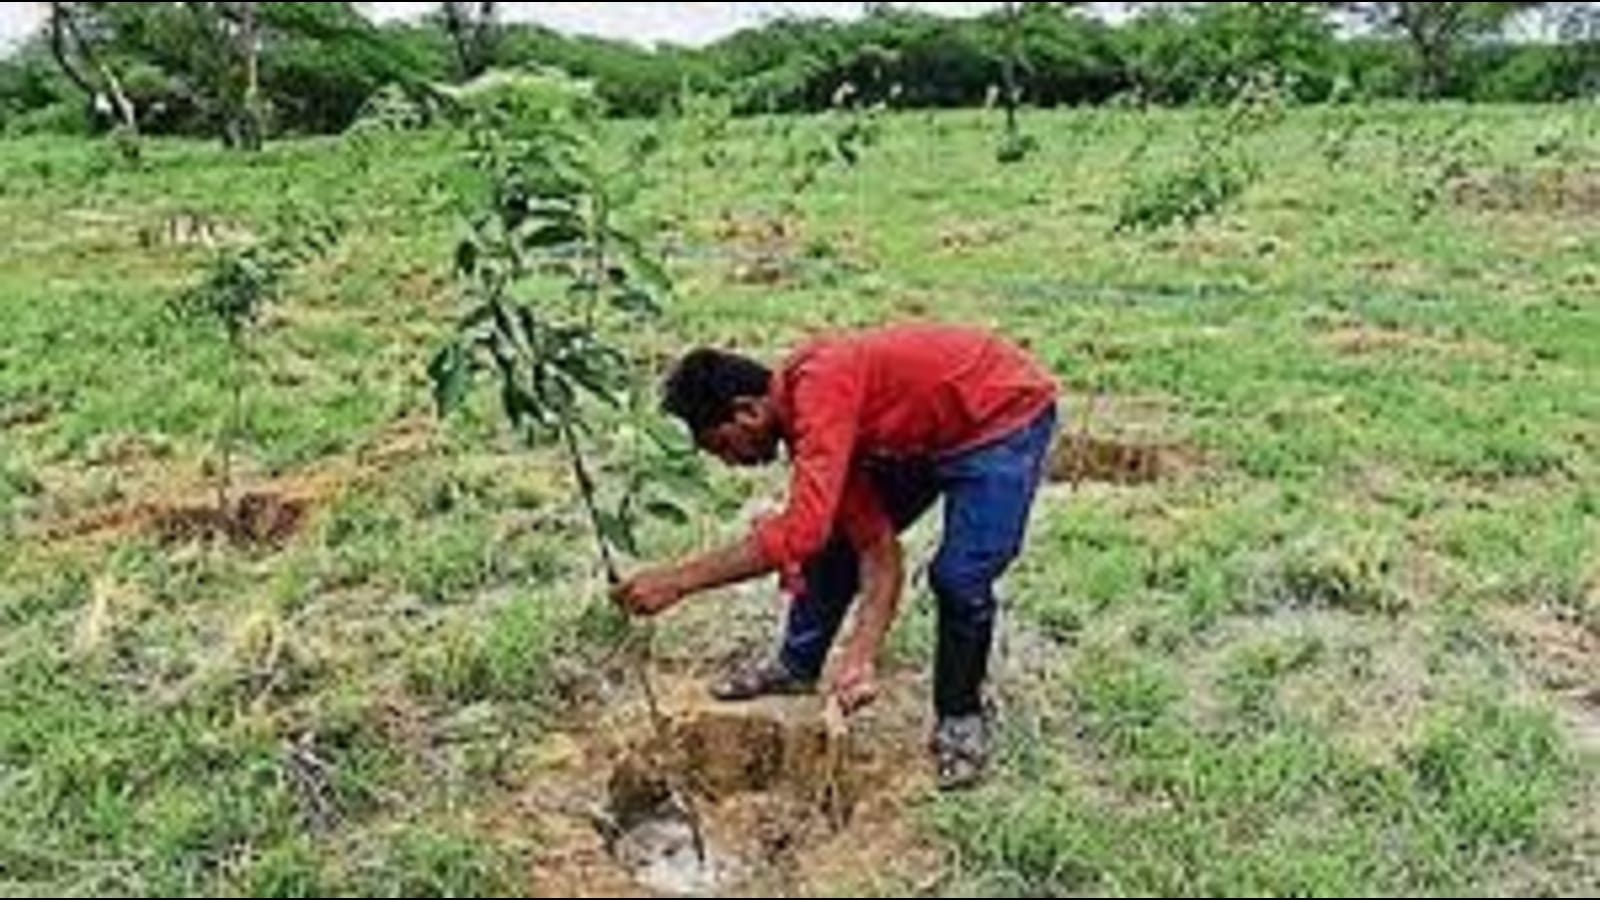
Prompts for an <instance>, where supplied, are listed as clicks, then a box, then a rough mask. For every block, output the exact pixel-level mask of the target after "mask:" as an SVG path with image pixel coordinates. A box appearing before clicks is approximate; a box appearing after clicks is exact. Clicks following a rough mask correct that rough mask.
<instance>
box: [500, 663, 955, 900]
mask: <svg viewBox="0 0 1600 900" xmlns="http://www.w3.org/2000/svg"><path fill="white" fill-rule="evenodd" d="M695 687H698V685H697V684H696V685H695ZM675 694H676V697H675V699H674V700H673V701H672V703H671V704H670V705H671V707H673V711H671V712H669V713H667V715H666V718H665V721H664V723H663V724H662V726H661V728H660V730H657V729H656V728H653V727H651V726H650V725H649V724H648V723H647V722H645V721H640V720H637V719H635V720H623V721H615V722H610V723H607V724H606V725H605V726H604V727H603V728H601V729H600V731H599V732H598V733H585V734H574V733H568V734H566V735H565V736H563V738H562V740H564V741H566V742H567V744H566V747H565V749H564V751H563V752H561V753H560V754H559V760H558V761H557V762H556V763H555V764H552V765H546V766H544V767H542V768H541V770H540V771H539V772H538V773H537V774H536V775H535V777H534V781H533V783H532V784H531V785H529V786H528V788H527V790H525V791H524V792H523V798H524V799H523V801H522V802H520V803H519V806H520V808H521V812H520V813H519V815H518V821H516V822H515V823H513V827H515V828H517V829H518V830H519V831H520V830H525V829H527V828H529V827H532V828H534V829H535V830H537V831H538V833H539V834H540V835H541V848H543V850H542V852H541V854H540V859H539V860H538V862H537V864H536V866H537V867H536V871H535V872H534V873H533V881H534V884H535V891H536V892H537V893H539V894H541V895H546V896H591V897H598V896H614V895H617V896H662V895H665V896H796V895H809V894H815V893H816V892H818V891H819V890H820V889H822V888H823V887H824V886H829V885H831V886H833V887H834V888H837V887H838V886H839V885H841V884H847V883H864V882H866V881H877V880H880V879H882V878H884V877H886V876H888V875H890V874H891V870H892V872H902V868H903V870H904V871H903V872H902V874H904V875H905V876H906V877H907V878H910V877H911V874H912V873H925V872H927V871H929V870H931V869H934V868H936V862H937V858H936V856H935V855H934V851H932V850H931V849H930V848H929V847H927V846H926V845H925V844H923V843H922V842H920V841H919V840H918V837H917V835H916V832H915V829H914V828H913V827H912V825H910V824H909V822H908V821H907V816H906V814H905V813H906V807H908V806H909V804H910V803H911V799H912V797H914V796H916V795H917V794H920V793H921V792H923V791H925V790H926V788H927V774H926V766H925V762H926V761H925V760H924V759H923V758H922V755H921V754H920V753H918V752H916V750H917V747H918V746H920V743H921V742H920V740H919V739H918V738H916V737H912V736H910V735H908V734H906V733H904V732H905V730H906V728H907V725H908V723H909V721H910V719H909V718H908V712H909V711H908V710H907V709H896V708H894V705H893V704H890V708H889V709H887V710H878V711H876V712H874V713H872V714H871V716H870V721H869V719H866V718H864V719H862V720H859V721H858V722H857V723H855V724H854V725H853V726H852V727H851V728H850V729H849V730H841V729H840V728H838V727H837V722H836V723H834V727H830V725H829V723H828V722H827V721H826V718H827V717H826V716H824V715H823V704H822V702H821V701H820V700H818V699H817V698H815V697H803V698H778V699H769V700H764V701H761V702H759V703H753V704H739V705H732V704H718V703H713V702H710V701H704V700H701V699H699V696H698V692H697V691H695V690H694V688H690V687H688V686H687V683H685V686H683V689H680V690H678V691H676V692H675ZM903 697H904V698H905V699H906V700H907V701H909V702H910V703H912V704H914V703H915V702H916V700H919V699H921V694H920V693H919V692H916V691H906V692H905V693H904V694H903ZM908 740H909V741H910V742H911V746H902V744H904V743H905V742H906V741H908ZM530 811H531V812H532V813H533V817H532V820H531V821H530V820H529V819H528V817H527V814H528V813H529V812H530Z"/></svg>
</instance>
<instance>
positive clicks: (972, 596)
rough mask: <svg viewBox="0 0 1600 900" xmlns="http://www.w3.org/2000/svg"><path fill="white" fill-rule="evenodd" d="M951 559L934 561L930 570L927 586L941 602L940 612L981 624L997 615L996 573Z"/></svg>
mask: <svg viewBox="0 0 1600 900" xmlns="http://www.w3.org/2000/svg"><path fill="white" fill-rule="evenodd" d="M996 568H998V567H996V566H990V565H978V564H974V563H971V562H962V561H959V560H950V559H943V558H941V559H935V560H934V563H933V566H932V567H931V568H930V569H929V570H928V584H929V586H930V587H931V588H932V589H933V595H934V597H935V598H937V599H938V601H939V609H940V611H941V612H942V613H944V614H946V615H952V616H954V617H956V618H958V619H963V620H967V621H974V622H981V621H984V620H986V619H989V618H993V616H994V603H995V601H994V576H995V575H996V574H997V572H995V571H994V570H995V569H996Z"/></svg>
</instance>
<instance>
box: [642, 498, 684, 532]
mask: <svg viewBox="0 0 1600 900" xmlns="http://www.w3.org/2000/svg"><path fill="white" fill-rule="evenodd" d="M644 511H645V512H646V513H648V514H650V515H651V516H654V517H655V518H657V519H662V520H665V521H667V522H670V523H671V524H673V525H677V526H680V527H681V526H684V525H688V524H689V512H688V510H686V509H684V508H683V507H682V506H680V505H678V504H677V503H674V502H673V501H671V500H662V499H655V500H648V501H646V502H645V505H644Z"/></svg>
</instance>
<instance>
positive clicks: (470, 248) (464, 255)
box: [456, 238, 478, 277]
mask: <svg viewBox="0 0 1600 900" xmlns="http://www.w3.org/2000/svg"><path fill="white" fill-rule="evenodd" d="M477 271H478V242H477V241H475V240H473V239H472V238H467V239H465V240H463V241H462V242H461V243H460V244H457V245H456V272H457V273H458V274H460V275H465V276H467V277H471V276H472V275H473V274H474V273H476V272H477Z"/></svg>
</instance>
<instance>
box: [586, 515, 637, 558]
mask: <svg viewBox="0 0 1600 900" xmlns="http://www.w3.org/2000/svg"><path fill="white" fill-rule="evenodd" d="M595 517H596V521H595V527H597V528H599V529H600V537H601V538H602V539H604V540H605V542H606V543H608V544H610V545H611V546H613V547H618V548H620V549H621V550H622V551H623V552H624V553H627V554H628V555H629V556H638V555H639V542H638V540H637V539H636V538H635V536H634V533H633V528H632V526H630V525H629V524H628V520H627V519H625V518H623V517H622V516H619V515H617V514H616V513H613V512H609V511H607V510H604V509H600V510H596V511H595Z"/></svg>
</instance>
